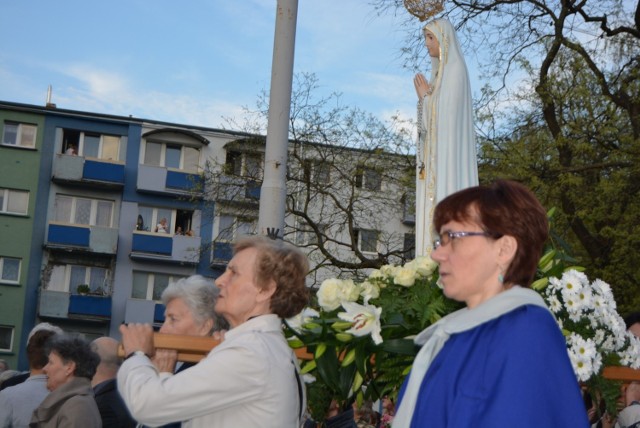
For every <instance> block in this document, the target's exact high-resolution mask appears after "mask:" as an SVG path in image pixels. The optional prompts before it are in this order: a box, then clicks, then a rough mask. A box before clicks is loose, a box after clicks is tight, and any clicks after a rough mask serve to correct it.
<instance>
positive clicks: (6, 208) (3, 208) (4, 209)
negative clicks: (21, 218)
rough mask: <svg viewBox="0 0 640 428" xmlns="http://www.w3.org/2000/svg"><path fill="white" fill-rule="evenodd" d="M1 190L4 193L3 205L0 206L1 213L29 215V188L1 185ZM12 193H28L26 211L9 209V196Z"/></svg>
mask: <svg viewBox="0 0 640 428" xmlns="http://www.w3.org/2000/svg"><path fill="white" fill-rule="evenodd" d="M0 192H2V193H3V195H2V204H1V205H2V206H0V213H3V214H18V215H27V213H28V212H29V196H30V195H29V191H28V190H15V189H6V188H1V187H0ZM12 193H22V194H26V195H27V206H26V207H25V210H24V212H19V211H9V198H10V197H11V194H12Z"/></svg>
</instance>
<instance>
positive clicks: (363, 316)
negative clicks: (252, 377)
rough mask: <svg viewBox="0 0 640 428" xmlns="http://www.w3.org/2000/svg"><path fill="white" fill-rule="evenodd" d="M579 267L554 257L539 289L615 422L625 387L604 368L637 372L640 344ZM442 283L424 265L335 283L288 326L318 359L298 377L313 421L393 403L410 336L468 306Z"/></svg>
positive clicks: (409, 357) (410, 353)
mask: <svg viewBox="0 0 640 428" xmlns="http://www.w3.org/2000/svg"><path fill="white" fill-rule="evenodd" d="M572 261H573V260H571V259H570V258H569V257H568V256H567V255H565V254H564V253H562V252H560V251H557V250H555V249H553V248H551V249H549V250H548V251H547V252H546V253H545V255H544V256H543V257H542V258H541V260H540V263H539V265H538V275H537V277H538V279H537V280H536V281H535V282H534V284H533V285H532V288H533V289H535V290H537V291H538V292H540V293H541V295H542V296H543V298H544V299H545V302H546V303H547V305H548V307H549V308H550V310H551V312H552V313H553V314H554V316H555V318H556V320H557V321H558V324H559V326H560V328H561V329H562V331H563V333H564V335H565V337H566V340H567V348H568V352H569V356H570V359H571V362H572V364H573V368H574V371H575V374H576V377H577V379H578V380H579V381H580V382H581V383H582V384H583V385H584V386H585V387H586V388H588V390H589V391H590V393H591V395H592V396H593V397H594V398H595V400H596V401H599V400H604V402H605V403H606V407H607V410H608V411H609V412H610V413H611V414H616V408H615V406H616V400H617V398H618V396H619V393H620V383H619V382H616V381H611V380H608V379H605V378H604V377H603V368H604V367H605V366H620V365H622V366H628V367H632V368H640V341H639V340H638V339H637V338H636V337H635V336H633V335H631V334H630V333H628V332H626V331H625V325H624V322H623V320H622V318H621V317H620V315H619V314H618V313H617V311H616V303H615V300H614V298H613V294H612V292H611V287H610V286H609V285H608V284H606V283H605V282H603V281H601V280H598V279H597V280H595V281H592V282H590V281H589V280H588V278H587V276H586V275H584V274H583V273H582V272H581V271H582V270H584V269H582V268H580V267H575V266H570V263H571V262H572ZM437 279H438V273H437V265H436V264H435V263H434V262H433V261H432V260H431V259H430V258H427V257H419V258H417V259H415V260H413V261H411V262H409V263H407V264H405V265H404V266H394V265H386V266H383V267H381V268H380V269H378V270H374V271H373V272H372V273H371V274H370V275H369V277H368V278H367V279H366V280H365V281H363V282H354V281H352V280H350V279H335V278H333V279H328V280H325V281H324V282H323V283H322V285H321V286H320V288H319V289H318V291H317V293H316V296H315V299H314V302H313V304H312V305H311V306H310V307H308V308H306V309H305V310H304V311H303V312H302V313H301V314H300V315H298V316H297V317H295V318H293V319H290V320H288V322H287V333H288V337H289V341H290V345H291V346H292V347H293V348H301V347H305V346H306V348H307V351H308V352H310V353H311V354H312V355H313V359H312V360H309V361H305V362H304V363H303V364H302V367H301V371H302V373H303V374H304V376H305V380H306V381H307V383H308V385H307V391H308V393H309V407H310V411H311V414H312V417H313V418H314V419H315V420H316V421H323V420H324V419H325V417H326V413H327V409H329V408H330V407H336V406H337V409H336V410H338V411H346V410H348V409H350V408H351V405H352V403H353V402H354V401H357V402H358V403H361V402H362V401H363V400H364V399H370V400H373V401H375V400H378V399H381V398H382V397H384V396H387V395H388V396H391V397H393V398H395V397H396V395H397V392H398V390H399V388H400V386H401V384H402V382H403V381H404V378H405V377H406V375H407V374H408V373H409V370H410V369H411V364H412V363H413V358H414V356H415V354H416V353H417V349H416V347H415V346H414V343H413V337H414V336H415V335H416V334H418V333H419V332H420V331H422V330H423V329H425V328H426V327H428V326H429V325H431V324H432V323H434V322H436V321H438V320H439V319H440V318H441V317H443V316H444V315H447V314H448V313H450V312H453V311H454V310H456V309H459V308H460V307H461V306H462V305H461V304H459V303H456V302H453V301H451V300H449V299H447V298H446V297H445V296H444V294H443V293H442V290H441V288H440V287H439V286H438V284H437ZM386 422H387V423H389V422H390V421H386Z"/></svg>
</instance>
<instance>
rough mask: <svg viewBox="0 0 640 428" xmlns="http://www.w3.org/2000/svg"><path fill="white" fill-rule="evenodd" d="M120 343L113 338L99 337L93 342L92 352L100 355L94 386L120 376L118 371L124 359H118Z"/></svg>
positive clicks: (93, 379) (92, 381)
mask: <svg viewBox="0 0 640 428" xmlns="http://www.w3.org/2000/svg"><path fill="white" fill-rule="evenodd" d="M118 344H119V342H118V341H117V340H115V339H113V338H111V337H106V336H105V337H99V338H97V339H95V340H94V341H93V342H91V350H92V351H93V352H95V353H96V354H98V357H100V363H99V364H98V367H97V368H96V373H95V375H94V376H93V378H92V380H91V384H92V385H93V386H95V385H97V384H99V383H100V382H104V381H105V380H109V379H113V378H115V377H116V375H117V374H118V369H119V368H120V364H121V363H122V359H121V358H120V357H118Z"/></svg>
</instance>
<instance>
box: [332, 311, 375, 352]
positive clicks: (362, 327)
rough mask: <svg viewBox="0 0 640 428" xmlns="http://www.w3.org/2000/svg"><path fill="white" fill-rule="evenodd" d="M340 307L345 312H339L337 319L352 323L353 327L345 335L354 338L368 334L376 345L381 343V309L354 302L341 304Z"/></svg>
mask: <svg viewBox="0 0 640 428" xmlns="http://www.w3.org/2000/svg"><path fill="white" fill-rule="evenodd" d="M342 307H343V308H344V309H345V310H346V311H347V312H339V313H338V318H340V319H341V320H343V321H349V322H352V323H353V327H351V328H350V329H349V330H347V331H346V333H351V334H353V335H354V336H366V335H368V334H370V335H371V338H372V339H373V342H374V343H375V344H376V345H379V344H381V343H382V336H381V335H380V332H381V331H382V327H381V326H380V314H381V313H382V308H377V307H375V306H373V305H360V304H358V303H354V302H342Z"/></svg>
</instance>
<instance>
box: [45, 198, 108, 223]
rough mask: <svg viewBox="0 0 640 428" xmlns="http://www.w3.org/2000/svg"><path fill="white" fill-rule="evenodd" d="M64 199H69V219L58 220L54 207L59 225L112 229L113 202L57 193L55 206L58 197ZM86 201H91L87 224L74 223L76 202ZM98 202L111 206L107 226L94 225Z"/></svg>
mask: <svg viewBox="0 0 640 428" xmlns="http://www.w3.org/2000/svg"><path fill="white" fill-rule="evenodd" d="M59 196H61V197H65V198H71V210H70V211H71V213H70V214H71V217H70V218H68V219H65V220H61V219H59V218H57V206H56V207H55V211H56V221H57V222H60V223H68V224H80V225H82V226H99V227H113V213H114V209H115V202H114V201H112V200H109V199H93V198H85V197H83V196H73V195H66V194H62V193H58V194H56V197H55V204H56V205H57V203H58V197H59ZM80 199H82V200H87V201H91V212H90V213H89V217H90V219H89V224H83V223H76V215H77V212H76V207H77V203H78V200H80ZM99 202H109V203H110V204H111V212H110V213H109V224H108V225H98V224H96V219H97V217H98V203H99Z"/></svg>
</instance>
